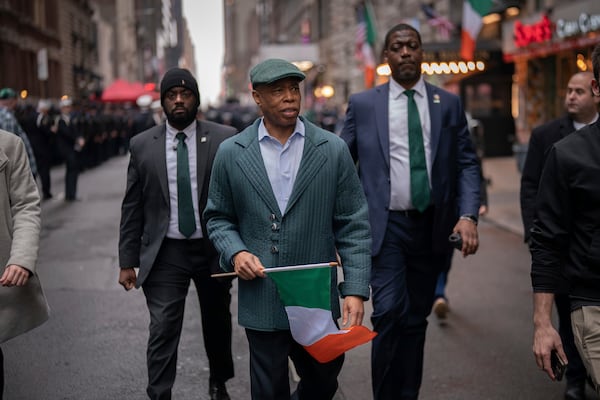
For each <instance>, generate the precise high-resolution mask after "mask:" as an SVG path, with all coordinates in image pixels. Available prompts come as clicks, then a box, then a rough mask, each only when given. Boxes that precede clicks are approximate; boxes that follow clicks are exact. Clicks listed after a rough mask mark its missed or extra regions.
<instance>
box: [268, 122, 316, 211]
mask: <svg viewBox="0 0 600 400" xmlns="http://www.w3.org/2000/svg"><path fill="white" fill-rule="evenodd" d="M304 137H305V134H304V124H303V123H302V121H300V119H299V118H298V119H297V120H296V127H295V128H294V133H292V135H291V136H290V138H289V139H288V140H287V142H285V144H281V142H279V140H277V139H275V138H274V137H273V136H271V135H269V132H268V131H267V128H266V127H265V123H264V120H261V121H260V125H259V126H258V142H259V145H260V153H261V155H262V158H263V162H264V163H265V169H266V170H267V175H268V176H269V182H271V188H272V189H273V194H274V195H275V199H277V204H278V205H279V210H280V211H281V215H283V214H284V213H285V209H286V207H287V203H288V201H289V199H290V195H291V194H292V189H293V188H294V182H296V175H297V174H298V169H299V168H300V161H301V160H302V153H303V151H304Z"/></svg>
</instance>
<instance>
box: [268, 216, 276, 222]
mask: <svg viewBox="0 0 600 400" xmlns="http://www.w3.org/2000/svg"><path fill="white" fill-rule="evenodd" d="M276 218H277V216H276V215H275V214H271V215H270V216H269V219H270V220H271V221H275V219H276Z"/></svg>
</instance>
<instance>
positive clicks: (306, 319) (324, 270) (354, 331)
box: [268, 263, 377, 363]
mask: <svg viewBox="0 0 600 400" xmlns="http://www.w3.org/2000/svg"><path fill="white" fill-rule="evenodd" d="M313 265H319V266H318V267H312V268H305V269H292V270H285V271H280V272H274V271H268V272H269V276H270V277H271V278H272V279H273V281H274V282H275V284H276V285H277V290H278V291H279V296H280V298H281V300H282V302H283V304H284V306H285V311H286V312H287V315H288V320H289V323H290V331H291V333H292V337H293V338H294V340H295V341H296V342H298V343H300V344H301V345H302V346H304V348H305V349H306V351H308V353H309V354H310V355H311V356H313V357H314V358H315V359H316V360H317V361H319V362H321V363H326V362H329V361H331V360H334V359H335V358H337V357H339V356H340V355H342V354H343V353H345V352H346V351H348V350H350V349H352V348H354V347H356V346H359V345H361V344H364V343H367V342H369V341H370V340H371V339H373V338H374V337H375V335H377V334H376V333H375V332H372V331H371V330H369V329H368V328H367V327H365V326H362V325H360V326H352V327H350V328H348V329H341V330H340V329H338V328H337V326H336V325H335V323H334V321H333V316H332V314H331V297H330V290H331V271H330V269H329V268H328V267H329V265H330V264H328V263H325V264H313ZM289 268H292V267H289Z"/></svg>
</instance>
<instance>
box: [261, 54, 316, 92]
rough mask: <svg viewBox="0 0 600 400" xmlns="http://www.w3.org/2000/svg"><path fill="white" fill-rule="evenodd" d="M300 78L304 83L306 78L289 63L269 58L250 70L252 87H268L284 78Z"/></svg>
mask: <svg viewBox="0 0 600 400" xmlns="http://www.w3.org/2000/svg"><path fill="white" fill-rule="evenodd" d="M290 77H293V78H298V80H299V81H303V80H304V78H306V76H305V75H304V74H303V73H302V71H300V70H299V69H298V67H296V66H295V65H294V64H292V63H291V62H289V61H286V60H282V59H279V58H269V59H268V60H265V61H263V62H261V63H260V64H257V65H255V66H254V68H252V69H251V70H250V82H251V83H252V87H254V88H255V87H256V86H258V85H268V84H269V83H273V82H275V81H278V80H280V79H283V78H290Z"/></svg>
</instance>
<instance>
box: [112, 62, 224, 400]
mask: <svg viewBox="0 0 600 400" xmlns="http://www.w3.org/2000/svg"><path fill="white" fill-rule="evenodd" d="M160 94H161V103H162V106H163V109H164V112H165V115H166V116H167V122H166V124H164V123H163V124H161V125H158V126H155V127H153V128H151V129H148V130H146V131H144V132H142V133H139V134H138V135H136V136H134V137H133V138H132V139H131V143H130V145H131V146H130V153H131V157H130V161H129V167H128V170H127V188H126V191H125V196H124V198H123V203H122V207H121V229H120V238H119V265H120V267H121V269H120V273H119V283H120V284H121V285H123V287H124V288H125V289H126V290H130V289H132V288H134V287H135V288H140V287H141V288H142V289H143V290H144V295H145V297H146V304H147V306H148V311H149V312H150V328H149V330H150V332H149V338H148V349H147V363H148V387H147V393H148V396H149V398H150V399H153V400H165V399H171V389H172V387H173V384H174V382H175V376H176V373H177V348H178V345H179V338H180V336H181V329H182V323H183V315H184V307H185V300H186V296H187V293H188V289H189V285H190V280H193V281H194V284H195V286H196V289H197V293H198V300H199V301H200V310H201V313H202V333H203V337H204V348H205V350H206V354H207V356H208V362H209V369H210V376H209V395H210V399H211V400H228V399H229V395H228V393H227V389H226V386H225V382H226V381H227V380H228V379H230V378H232V377H233V374H234V371H233V356H232V353H231V329H232V327H231V313H230V310H229V306H230V303H231V294H230V289H231V279H226V280H222V279H213V278H211V277H210V274H211V272H215V271H217V270H218V258H219V256H218V254H217V252H216V251H215V248H214V247H213V245H212V244H211V242H210V241H209V239H208V234H207V231H206V225H205V219H204V218H202V215H201V213H202V210H203V209H204V206H205V205H206V199H207V195H208V183H209V177H210V176H211V171H212V162H213V159H214V157H215V153H216V151H217V147H218V146H219V144H220V143H221V142H222V141H223V140H224V139H225V138H227V137H229V136H232V135H234V134H235V133H236V130H235V129H234V128H230V127H225V126H223V125H218V124H215V123H212V122H207V121H197V120H196V113H197V110H198V107H199V106H200V94H199V91H198V84H197V83H196V79H194V77H193V76H192V74H191V73H190V72H189V71H188V70H186V69H181V68H172V69H170V70H169V71H167V73H166V74H165V76H164V77H163V79H162V81H161V84H160ZM138 267H139V274H137V276H136V272H135V270H134V268H138Z"/></svg>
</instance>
